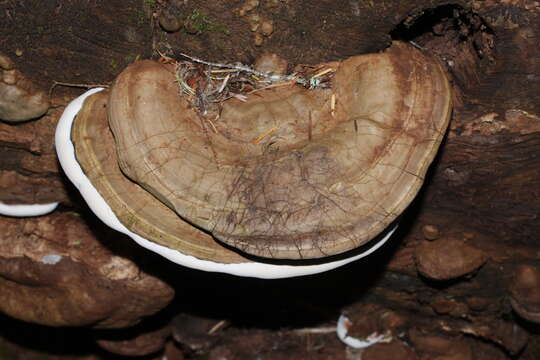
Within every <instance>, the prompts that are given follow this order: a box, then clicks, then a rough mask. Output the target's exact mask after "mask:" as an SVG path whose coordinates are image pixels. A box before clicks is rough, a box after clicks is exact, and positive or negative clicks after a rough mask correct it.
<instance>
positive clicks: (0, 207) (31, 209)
mask: <svg viewBox="0 0 540 360" xmlns="http://www.w3.org/2000/svg"><path fill="white" fill-rule="evenodd" d="M57 206H58V203H57V202H53V203H48V204H32V205H8V204H4V203H3V202H1V201H0V215H4V216H13V217H31V216H41V215H45V214H48V213H50V212H52V211H54V209H56V207H57Z"/></svg>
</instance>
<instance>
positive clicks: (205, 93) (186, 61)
mask: <svg viewBox="0 0 540 360" xmlns="http://www.w3.org/2000/svg"><path fill="white" fill-rule="evenodd" d="M180 55H181V56H182V58H183V60H176V59H173V58H172V57H169V56H167V55H165V54H161V53H160V56H161V57H160V61H161V62H164V63H172V64H174V65H175V71H176V81H177V82H178V85H179V87H180V91H181V94H183V95H184V96H187V98H188V100H189V102H190V103H191V104H192V105H193V106H194V107H195V108H196V109H197V110H198V112H199V114H200V115H202V116H204V117H210V118H211V117H216V116H217V117H219V113H220V109H221V107H220V104H221V103H222V102H223V101H225V100H228V99H231V98H236V99H238V100H240V101H244V102H245V101H247V96H248V95H250V94H253V93H256V92H257V91H261V90H265V89H271V88H275V87H279V86H287V85H288V86H295V85H300V86H303V87H305V88H307V89H317V88H330V87H331V80H332V75H333V73H334V72H335V70H336V69H335V68H333V67H330V66H327V65H325V64H323V65H318V66H311V65H299V66H297V67H296V68H295V69H296V70H297V71H295V72H294V73H292V74H289V75H277V74H274V72H260V71H257V70H254V69H252V68H250V67H249V66H245V65H242V64H221V63H215V62H209V61H204V60H201V59H198V58H196V57H193V56H190V55H187V54H180Z"/></svg>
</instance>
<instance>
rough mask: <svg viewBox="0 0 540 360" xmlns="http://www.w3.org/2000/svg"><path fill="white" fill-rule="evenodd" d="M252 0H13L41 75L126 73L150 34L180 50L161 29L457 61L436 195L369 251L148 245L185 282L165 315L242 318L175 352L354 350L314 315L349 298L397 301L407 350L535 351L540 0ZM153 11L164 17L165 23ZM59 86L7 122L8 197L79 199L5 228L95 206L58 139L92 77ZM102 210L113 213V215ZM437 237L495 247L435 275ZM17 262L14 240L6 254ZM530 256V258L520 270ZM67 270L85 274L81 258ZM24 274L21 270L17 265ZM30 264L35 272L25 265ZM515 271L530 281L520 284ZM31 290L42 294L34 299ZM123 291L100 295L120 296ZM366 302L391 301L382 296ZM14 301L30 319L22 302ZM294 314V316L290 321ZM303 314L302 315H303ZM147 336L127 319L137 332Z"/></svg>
mask: <svg viewBox="0 0 540 360" xmlns="http://www.w3.org/2000/svg"><path fill="white" fill-rule="evenodd" d="M245 3H246V2H245V1H205V0H199V1H195V0H193V1H185V2H184V1H172V0H171V1H168V2H167V1H156V2H154V1H145V2H144V3H142V2H138V1H82V0H81V1H50V2H41V1H31V0H27V1H19V2H15V1H3V2H0V34H1V35H2V36H1V37H0V50H1V51H2V52H3V53H5V54H6V55H8V56H10V57H11V58H12V59H13V60H14V62H15V65H16V66H17V68H18V69H20V70H21V71H22V72H24V73H25V75H27V76H28V77H29V78H31V79H32V80H34V82H35V83H36V84H38V85H40V86H41V87H42V88H44V89H45V88H48V87H49V86H50V85H52V81H53V80H57V81H69V82H73V83H92V84H94V83H102V82H108V81H111V80H112V79H113V78H114V76H115V75H116V74H117V73H118V72H119V71H120V70H121V69H122V68H123V67H124V65H125V64H127V63H129V62H131V61H132V60H134V58H135V57H137V55H141V56H142V57H145V56H150V55H151V53H152V49H157V50H160V51H167V47H166V46H164V44H169V46H170V48H171V49H173V50H174V53H170V55H174V54H176V55H177V54H178V52H179V50H180V49H181V51H183V52H188V53H189V54H191V55H195V56H199V57H202V58H205V59H209V60H215V61H225V60H228V61H238V60H240V61H243V62H250V61H251V60H253V59H254V58H255V57H256V56H257V55H259V54H261V53H263V52H265V51H270V52H276V53H278V54H279V55H280V56H282V57H284V58H286V59H287V60H289V62H290V63H298V62H303V63H319V62H323V61H329V60H335V59H338V58H339V59H340V58H343V57H346V56H349V55H353V54H359V53H366V52H371V51H378V50H382V49H384V48H385V47H387V46H388V44H389V42H390V40H391V39H392V37H393V38H396V39H397V38H399V39H402V40H411V41H413V42H414V43H415V44H417V45H418V46H420V47H422V48H423V49H424V50H425V51H428V52H430V53H432V54H435V55H437V56H439V57H440V58H441V60H442V61H444V62H445V63H446V65H447V70H448V72H449V73H450V74H451V76H452V78H453V82H454V89H455V94H456V95H455V96H456V98H455V109H454V115H453V118H452V122H451V129H450V132H449V134H448V136H447V138H446V141H445V143H444V144H443V148H442V152H441V153H440V155H439V156H438V158H437V160H436V163H435V164H434V166H433V167H432V169H431V175H430V178H429V181H428V183H427V184H426V185H425V187H424V189H423V191H422V193H421V196H420V197H419V198H417V200H416V201H415V202H414V203H413V205H412V206H411V207H410V208H409V209H408V210H407V212H406V213H405V214H404V215H403V216H402V221H401V227H400V230H399V234H398V236H397V237H395V238H394V239H393V241H392V242H391V243H390V244H389V245H388V246H387V247H385V248H384V249H381V250H380V251H379V253H377V254H374V255H373V256H372V257H371V258H368V259H366V261H364V262H362V263H358V264H352V265H350V266H347V267H345V268H342V269H339V270H336V271H332V272H330V273H327V274H322V275H319V276H315V277H308V278H303V279H290V280H281V281H273V282H264V281H256V280H250V279H236V278H231V277H228V276H222V275H217V274H204V273H199V272H195V271H190V270H187V269H181V268H178V267H177V266H173V265H171V264H167V263H163V262H162V261H160V260H159V259H158V258H156V257H151V256H150V255H148V254H146V255H144V257H137V258H136V259H135V260H134V262H135V263H137V264H144V265H145V269H146V268H147V267H148V265H149V264H148V261H145V260H144V259H148V258H150V257H151V259H152V260H151V271H152V274H153V275H154V276H157V277H158V278H161V279H162V280H166V281H167V282H168V283H170V284H172V286H173V287H174V288H175V289H176V291H177V294H178V295H177V297H176V299H175V301H174V303H173V304H174V306H171V307H169V308H168V309H167V311H166V312H164V313H161V315H160V316H161V317H162V319H165V320H166V321H165V323H167V321H169V320H171V319H172V318H173V317H174V316H175V315H177V314H178V313H186V312H187V313H193V314H198V315H202V316H205V317H207V318H211V319H215V323H216V324H217V323H219V322H220V320H223V319H227V320H228V322H229V324H230V325H229V327H226V326H221V327H220V328H219V329H218V330H216V331H215V333H213V334H214V335H213V336H215V337H216V339H217V340H218V341H217V342H215V343H214V342H210V343H211V344H212V345H210V346H209V348H207V349H205V350H204V351H203V352H202V355H201V353H193V352H191V353H190V352H189V351H187V350H186V349H185V347H184V348H183V349H184V350H182V351H179V350H178V348H176V347H175V346H174V344H172V343H171V342H169V345H168V346H167V347H166V350H165V351H166V352H167V354H170V356H171V357H170V358H173V357H172V356H173V355H174V356H175V357H174V358H182V356H184V355H185V354H190V356H193V357H195V358H196V357H197V356H206V357H207V358H209V359H218V358H223V357H226V358H227V359H244V358H246V357H256V356H264V358H266V359H282V358H283V359H285V358H288V359H290V358H297V359H299V358H308V357H309V358H311V359H339V358H355V356H356V357H357V356H358V354H356V353H355V352H354V351H352V350H350V349H346V347H345V345H343V344H341V343H339V340H337V339H336V338H335V335H334V334H333V333H327V334H318V333H315V330H314V329H318V330H319V332H324V331H323V330H321V329H324V327H323V325H329V324H330V325H331V324H333V323H334V322H335V320H336V319H337V317H338V315H339V313H340V312H341V311H342V310H345V311H347V313H348V315H349V316H350V317H351V320H354V318H355V317H358V318H361V316H362V314H366V313H370V312H372V313H373V316H376V315H377V314H380V315H379V316H383V314H385V313H386V312H390V311H392V312H393V313H396V314H397V316H399V318H400V319H404V320H405V321H404V323H403V324H404V325H403V326H402V327H400V328H399V329H401V330H403V331H401V332H399V334H401V335H400V336H398V334H397V333H396V334H395V339H397V341H400V342H406V343H407V344H408V346H410V347H411V349H412V352H414V354H411V351H408V350H403V349H402V347H401V345H399V344H397V345H396V344H395V343H394V344H393V343H389V344H380V345H377V346H378V347H387V348H388V349H389V350H390V349H401V350H390V351H392V352H395V353H396V354H398V353H399V352H401V353H402V354H403V355H402V358H403V359H414V358H415V357H414V356H416V358H418V359H477V360H484V359H485V360H488V359H490V360H493V359H495V360H499V359H501V360H502V359H531V360H532V359H535V358H537V356H538V352H539V349H540V338H539V336H538V328H537V326H536V325H534V323H533V322H530V321H531V319H532V321H535V317H534V316H535V315H537V308H536V306H537V304H538V299H537V298H538V295H537V292H538V290H537V287H538V285H537V283H538V280H537V277H538V275H537V272H538V259H537V258H538V253H539V251H540V244H538V241H537V238H538V235H537V234H538V233H540V222H538V219H537V218H538V214H539V213H540V160H539V157H538V156H537V154H538V152H539V151H540V125H539V124H540V77H539V74H540V61H539V59H540V46H539V39H540V28H539V26H538V24H539V23H540V5H539V4H538V2H536V1H532V0H515V1H512V0H507V1H493V0H485V1H454V2H449V1H435V0H433V1H420V0H417V1H414V0H410V1H399V2H398V1H390V0H389V1H353V0H350V1H345V0H340V1H330V0H325V1H317V2H306V1H300V0H289V1H269V0H268V1H260V3H259V4H258V6H256V7H255V8H254V9H252V10H249V11H248V10H246V11H245V14H244V15H243V16H241V14H240V8H241V7H243V6H244V5H245ZM231 8H232V9H236V10H230V9H231ZM248 8H249V7H248ZM195 10H197V11H199V14H200V13H204V14H206V16H207V20H208V21H207V24H208V23H210V24H214V25H215V24H219V25H223V27H214V28H212V29H211V30H209V28H208V25H207V27H206V28H204V27H201V26H200V22H199V23H198V22H197V21H196V19H197V16H191V18H188V17H189V16H190V15H194V11H195ZM165 11H169V12H172V13H173V14H178V13H180V14H182V15H181V16H179V17H180V18H182V20H183V21H184V27H183V28H182V29H181V30H180V31H178V32H173V33H165V32H163V30H162V29H161V28H160V26H159V25H158V22H159V18H160V16H161V15H160V14H162V13H163V12H165ZM253 13H258V14H259V15H260V16H261V17H263V18H264V19H266V20H272V23H273V32H272V33H271V34H270V35H268V36H267V35H264V34H263V33H262V32H260V31H259V28H257V29H256V30H255V31H253V32H252V31H251V29H250V26H251V24H252V22H253V18H252V17H251V16H252V14H253ZM152 14H155V17H152ZM150 18H153V19H154V20H153V22H154V26H153V27H152V26H151V24H150V23H151V21H150V20H149V19H150ZM193 18H195V19H193ZM74 19H78V20H77V21H74ZM199 20H200V16H199ZM186 23H187V24H186ZM198 24H199V25H198ZM225 30H226V31H225ZM261 31H262V30H261ZM257 34H260V35H257ZM260 36H262V44H260V45H256V41H258V42H257V44H259V42H261V41H260V40H261V38H260ZM257 39H258V40H257ZM23 44H24V45H23ZM17 49H19V50H22V55H21V56H17V55H16V50H17ZM53 94H54V96H53V101H52V102H53V105H54V106H57V107H55V108H53V109H50V110H49V112H48V113H47V115H46V116H45V117H44V118H42V119H40V120H39V121H37V122H31V123H25V124H21V125H17V126H13V125H7V124H0V154H1V155H0V200H1V201H4V202H24V203H33V202H48V201H61V202H62V204H64V207H63V210H64V211H65V210H75V211H78V212H79V211H80V212H81V214H82V216H73V215H69V214H52V215H49V216H48V217H47V218H44V219H40V220H30V219H6V218H2V219H1V222H2V224H5V225H1V226H0V238H4V239H5V238H7V236H8V235H9V234H10V232H11V234H12V233H13V229H14V228H24V227H25V226H26V227H27V226H30V225H29V224H34V223H36V222H40V223H43V222H44V223H52V222H54V220H55V219H58V218H64V217H69V222H70V223H71V224H72V225H70V226H72V227H73V228H77V226H83V224H84V222H85V221H89V219H91V217H90V216H89V215H88V214H87V213H86V212H85V211H84V209H85V207H84V204H82V203H81V200H80V199H79V198H78V196H77V195H76V193H74V191H73V188H72V187H71V185H69V184H68V183H67V182H66V181H65V180H64V179H63V177H62V174H61V172H60V171H59V170H58V167H57V164H56V160H55V157H54V152H53V148H52V143H53V140H52V135H53V131H54V124H55V122H56V121H57V117H58V114H59V113H60V112H61V110H62V108H61V106H62V105H63V104H65V103H66V101H67V100H68V99H70V98H72V97H73V96H75V95H76V94H77V91H76V90H74V89H73V88H59V87H57V88H56V90H55V91H54V93H53ZM8 224H9V225H8ZM93 226H95V228H96V229H98V228H101V227H103V225H102V224H98V223H93ZM426 226H427V227H426ZM434 229H435V230H436V231H434ZM42 231H43V232H44V233H43V237H46V238H49V239H53V238H55V237H56V235H57V234H59V233H60V232H61V231H60V230H59V229H58V227H55V226H50V227H47V228H44V229H43V230H42ZM47 231H49V232H50V233H48V232H47ZM72 236H74V237H76V236H75V235H72ZM88 236H94V237H95V240H94V241H96V242H100V243H101V244H102V246H108V244H109V243H110V242H112V241H113V239H111V238H110V237H107V236H104V235H103V233H102V231H101V230H96V231H92V232H88ZM434 238H435V239H434ZM13 239H14V240H13V241H24V240H26V241H29V239H31V238H30V234H28V233H25V232H20V234H19V239H22V240H16V238H13ZM429 240H434V241H435V242H441V241H451V242H453V243H456V244H459V245H456V246H460V247H461V246H464V247H465V249H466V248H469V247H470V248H475V249H477V250H478V252H477V254H480V255H478V256H479V257H480V258H481V259H484V258H486V259H487V260H486V262H485V263H484V264H483V265H482V266H481V267H477V266H475V267H473V268H474V269H472V268H471V269H469V270H474V271H472V272H468V271H466V272H465V273H463V272H459V275H460V276H459V277H457V278H455V279H453V280H445V281H441V280H435V279H433V278H432V277H430V275H429V273H425V274H423V275H419V273H418V268H417V264H420V263H422V261H424V260H426V258H425V257H426V256H431V257H433V256H434V257H435V258H437V253H436V252H437V251H441V250H440V248H438V247H437V246H426V245H422V246H421V247H420V248H418V246H419V245H420V244H422V243H423V242H425V241H429ZM66 241H68V242H69V241H74V239H73V238H70V239H67V238H66ZM430 244H431V243H430ZM426 247H427V248H428V250H426V249H425V248H426ZM422 249H423V250H422ZM111 251H113V252H114V251H116V250H111ZM426 251H427V254H426ZM430 251H432V252H430ZM475 253H476V252H475ZM476 260H478V259H476ZM10 261H11V260H9V259H8V258H7V257H5V256H3V255H2V257H1V261H0V263H2V264H8V263H9V262H10ZM20 261H21V266H22V265H24V264H30V263H31V262H32V260H30V259H28V258H27V259H22V260H20ZM67 263H68V262H66V264H67ZM60 264H61V263H60ZM68 265H69V266H71V268H70V269H74V268H75V267H76V263H75V262H69V264H68ZM453 265H455V264H453V263H452V261H450V263H445V262H440V263H438V264H437V265H436V266H437V267H439V268H438V270H439V271H440V272H442V273H447V271H448V269H449V268H450V267H452V266H453ZM25 266H26V265H25ZM47 266H49V265H47ZM66 266H67V265H66ZM523 266H527V268H525V270H523V269H524V268H523ZM42 268H45V265H40V264H37V263H36V264H34V265H30V266H29V267H28V269H34V270H35V274H38V275H40V276H43V274H46V273H45V272H43V271H44V270H43V269H42ZM516 269H517V273H516V277H514V271H515V270H516ZM66 271H67V272H68V273H69V274H71V276H72V275H73V272H72V271H70V270H69V269H66ZM81 271H82V270H81ZM91 271H92V272H95V271H98V270H97V268H95V269H93V270H91ZM6 274H7V273H6V272H5V271H3V272H2V273H1V274H0V279H2V280H1V281H0V286H1V289H0V293H1V294H2V295H3V296H5V294H13V293H14V292H15V291H19V290H18V289H21V288H22V287H23V286H24V285H23V284H21V281H8V280H7V278H8V277H15V275H14V274H13V273H12V274H11V275H6ZM75 274H76V272H75ZM453 274H454V275H455V274H456V273H453ZM16 275H17V278H18V279H21V278H20V276H21V273H20V272H17V274H16ZM30 277H31V276H30V275H27V277H26V278H25V279H24V281H26V280H27V279H28V278H30ZM452 277H454V276H452ZM50 279H51V280H50V281H51V284H53V285H54V286H57V284H59V283H60V282H59V281H60V280H59V278H58V277H55V276H52V275H51V277H50ZM515 279H517V280H515ZM518 280H519V284H518V285H519V286H513V287H512V289H510V285H512V284H513V283H514V282H516V281H518ZM6 284H9V285H6ZM91 285H92V283H89V284H88V286H90V287H89V288H91ZM6 286H9V287H6ZM51 286H52V285H51ZM24 298H25V299H26V300H27V301H28V304H29V305H28V306H30V307H31V305H32V301H33V300H32V299H29V298H28V296H26V297H24ZM108 299H110V298H108V297H107V299H102V300H101V301H104V302H105V301H109V302H110V300H108ZM369 304H377V305H378V306H380V307H381V308H382V309H386V311H384V310H383V311H382V312H380V311H379V312H373V311H372V308H370V307H368V305H369ZM512 306H514V307H515V308H516V310H515V311H514V310H512ZM527 313H529V314H531V313H532V315H533V316H532V317H531V319H529V321H525V320H523V319H521V318H520V316H519V315H523V314H527ZM12 315H14V316H17V317H18V318H21V319H26V320H28V319H29V318H28V316H27V314H24V312H22V313H21V315H17V314H14V313H13V314H12ZM387 316H389V315H384V317H387ZM4 320H5V323H6V324H10V326H6V327H5V328H4V329H8V328H13V329H17V331H18V333H21V334H22V333H24V332H25V331H29V330H28V329H29V326H31V325H24V324H21V323H19V322H17V321H15V320H12V319H8V318H6V319H4ZM82 323H83V322H78V323H77V324H82ZM55 324H59V323H58V322H57V323H55ZM175 326H177V325H175ZM180 326H181V325H180ZM385 326H386V327H385ZM164 327H165V325H164ZM249 328H256V330H253V329H250V330H248V329H249ZM279 328H287V329H290V330H281V331H278V330H275V329H279ZM298 328H304V329H303V332H300V331H298ZM305 328H310V330H309V331H308V330H306V329H305ZM4 329H1V330H0V335H1V336H2V340H1V342H0V344H2V345H3V346H2V349H5V350H2V351H11V352H12V354H13V353H15V354H21V353H23V352H24V350H23V348H24V346H27V347H28V346H29V345H31V343H30V344H28V343H25V342H24V341H23V340H22V339H21V338H18V337H17V336H14V335H13V334H14V333H13V332H11V333H10V332H9V330H4ZM392 329H393V328H392V327H391V326H390V325H388V324H386V325H385V323H384V322H382V323H381V322H374V325H373V327H372V328H369V329H364V331H365V332H366V334H369V333H368V332H367V331H371V330H379V331H381V330H392ZM153 330H155V329H153V328H151V327H150V328H147V329H145V328H142V329H137V330H136V331H137V332H138V333H139V334H140V335H141V336H143V334H145V333H151V332H152V331H153ZM360 330H361V329H359V331H360ZM32 331H33V335H34V339H35V340H34V343H35V344H36V346H34V352H35V351H36V350H35V349H36V348H37V349H38V350H39V349H41V351H42V352H45V353H50V352H60V351H62V350H63V349H62V347H61V346H55V345H54V342H49V343H48V344H45V342H44V341H40V339H43V338H45V337H46V336H45V334H47V336H49V338H62V336H64V335H65V333H62V332H61V330H52V329H49V328H46V329H43V328H37V329H34V328H32ZM81 331H82V330H81ZM74 334H75V333H74ZM76 334H78V336H80V337H79V338H78V339H79V341H81V347H82V348H84V349H85V350H84V351H86V350H88V349H90V348H91V342H89V341H87V340H86V339H87V338H88V333H87V332H84V331H83V332H82V333H81V332H77V333H76ZM359 334H361V335H365V334H363V333H359ZM94 335H95V336H96V338H100V336H97V335H96V334H93V336H94ZM137 336H138V335H136V334H131V333H130V334H129V335H125V336H124V337H122V336H121V335H119V337H120V338H122V339H124V340H126V341H127V340H129V339H137V338H138V337H137ZM81 339H84V340H81ZM139 339H140V338H139ZM134 341H136V340H134ZM139 341H140V340H139ZM169 341H171V340H169ZM526 344H527V346H525V345H526ZM68 350H69V349H68ZM376 350H377V349H376V348H373V350H370V352H369V353H368V352H366V353H365V356H364V357H363V359H371V360H376V359H385V357H384V356H385V355H381V353H380V352H379V351H376ZM84 351H83V352H84ZM182 354H184V355H182ZM76 355H77V356H76ZM79 355H80V356H79ZM83 355H84V354H81V352H80V350H79V352H78V353H77V354H75V355H73V358H79V359H82V358H85V357H83ZM84 356H87V355H84ZM96 356H97V355H96ZM159 356H161V355H159ZM11 358H16V357H14V356H12V357H11ZM51 358H54V357H51ZM65 358H67V357H65ZM86 358H88V357H86ZM102 358H106V357H102ZM394 359H395V358H394Z"/></svg>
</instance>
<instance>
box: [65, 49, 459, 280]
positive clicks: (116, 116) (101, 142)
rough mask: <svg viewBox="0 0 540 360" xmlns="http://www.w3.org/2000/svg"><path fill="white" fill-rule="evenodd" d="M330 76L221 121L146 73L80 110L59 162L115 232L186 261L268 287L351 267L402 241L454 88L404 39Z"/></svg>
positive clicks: (70, 111) (242, 106) (246, 99)
mask: <svg viewBox="0 0 540 360" xmlns="http://www.w3.org/2000/svg"><path fill="white" fill-rule="evenodd" d="M321 68H322V69H326V70H323V72H324V71H326V72H327V73H328V72H331V73H332V74H333V75H332V79H331V84H332V85H331V86H329V87H325V88H323V87H316V88H313V89H308V88H307V86H298V85H290V86H268V87H267V88H264V89H260V91H259V90H257V91H252V92H251V93H245V94H244V95H242V96H236V97H232V98H230V99H227V100H224V101H222V102H221V103H220V107H219V111H218V112H217V115H215V114H216V112H213V113H211V116H212V117H211V118H209V116H210V115H209V114H205V113H203V112H202V111H200V109H198V108H197V106H196V105H194V103H193V101H192V102H190V99H189V98H188V95H185V94H179V88H178V84H177V82H176V81H177V80H178V79H177V78H176V77H175V74H176V73H175V68H174V65H172V64H162V63H158V62H155V61H150V60H145V61H139V62H136V63H134V64H132V65H130V66H129V67H128V68H127V69H126V70H124V71H123V72H122V73H121V74H120V75H119V76H118V78H117V79H116V80H115V82H114V84H113V85H112V87H111V88H110V89H108V90H105V91H99V92H98V90H96V89H94V90H91V91H89V92H87V93H86V94H84V95H83V96H82V97H80V98H78V99H76V100H75V101H74V102H73V103H72V104H70V105H69V106H68V107H67V108H66V110H65V112H64V115H63V116H62V119H61V121H60V123H59V126H58V129H57V134H56V146H57V151H58V155H59V158H60V162H61V164H62V166H63V168H64V170H65V171H66V174H67V175H68V177H69V178H70V179H71V180H72V181H73V182H74V183H75V184H76V185H77V187H78V188H79V190H80V191H81V193H82V194H83V196H84V197H85V199H86V200H87V202H88V203H89V204H90V207H92V208H93V210H94V212H96V213H97V214H98V216H99V217H100V218H101V219H102V220H103V221H104V222H105V223H107V224H108V225H110V226H113V227H114V228H116V229H118V230H120V231H122V232H125V233H129V234H130V236H132V238H134V239H135V240H136V241H137V242H139V243H141V244H142V245H143V246H146V247H148V248H150V249H151V250H154V251H157V252H159V253H161V254H162V255H164V256H166V257H168V258H169V259H171V260H173V261H175V262H177V263H180V264H183V265H186V266H189V267H194V268H198V269H203V270H208V271H221V272H227V273H231V274H235V275H242V276H253V277H262V278H279V277H290V276H299V275H305V274H311V273H317V272H321V271H326V270H329V269H332V268H335V267H337V266H341V265H343V264H346V263H348V262H351V261H353V260H355V259H357V258H359V257H362V256H365V255H367V254H369V253H371V252H372V251H374V250H375V249H377V248H378V247H380V246H381V245H382V244H383V243H384V241H386V240H387V239H388V237H389V236H390V235H391V233H392V232H393V230H394V229H395V225H393V223H394V222H395V220H396V218H397V217H398V216H399V215H400V214H401V213H402V211H403V210H404V209H405V208H406V207H407V206H408V205H409V203H410V202H411V201H412V200H413V198H414V197H415V195H416V193H417V192H418V190H419V188H420V186H421V185H422V182H423V179H424V176H425V173H426V171H427V168H428V166H429V165H430V163H431V162H432V160H433V158H434V156H435V154H436V152H437V149H438V147H439V144H440V142H441V140H442V138H443V136H444V133H445V130H446V127H447V125H448V121H449V117H450V112H451V91H450V85H449V82H448V80H447V77H446V75H445V72H444V70H443V68H442V66H441V65H440V64H439V62H438V61H437V60H436V59H435V58H433V57H431V56H429V55H426V54H424V53H422V52H421V51H420V50H418V49H416V48H414V47H412V46H409V45H408V44H405V43H400V42H396V43H394V44H393V45H392V47H390V48H389V49H388V50H387V51H385V52H384V53H380V54H369V55H362V56H355V57H351V58H349V59H347V60H344V61H342V62H335V63H328V64H323V66H321V67H319V69H321ZM203 82H204V79H203ZM202 86H203V85H201V84H198V88H197V89H201V88H202ZM221 90H222V87H221ZM191 98H192V100H194V101H195V103H197V101H198V102H199V103H200V102H201V101H202V99H200V96H199V94H198V93H195V94H193V95H192V96H191ZM83 102H84V105H83ZM81 107H82V108H81ZM76 114H78V115H77V118H76V120H75V122H74V125H73V127H72V125H71V124H72V122H73V118H74V117H75V115H76ZM214 115H215V117H214ZM73 144H74V148H73ZM366 249H367V250H366ZM276 260H279V261H276ZM306 261H307V262H306Z"/></svg>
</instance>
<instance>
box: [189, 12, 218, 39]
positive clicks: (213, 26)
mask: <svg viewBox="0 0 540 360" xmlns="http://www.w3.org/2000/svg"><path fill="white" fill-rule="evenodd" d="M184 24H185V30H186V32H188V33H190V34H197V35H200V34H203V33H206V32H222V33H225V34H228V33H229V31H228V30H227V27H226V26H225V25H223V24H218V23H215V22H212V21H211V20H210V18H209V17H208V15H206V14H205V13H204V12H202V11H199V10H197V9H195V10H193V11H192V12H191V14H189V15H188V16H186V18H185V21H184Z"/></svg>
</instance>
